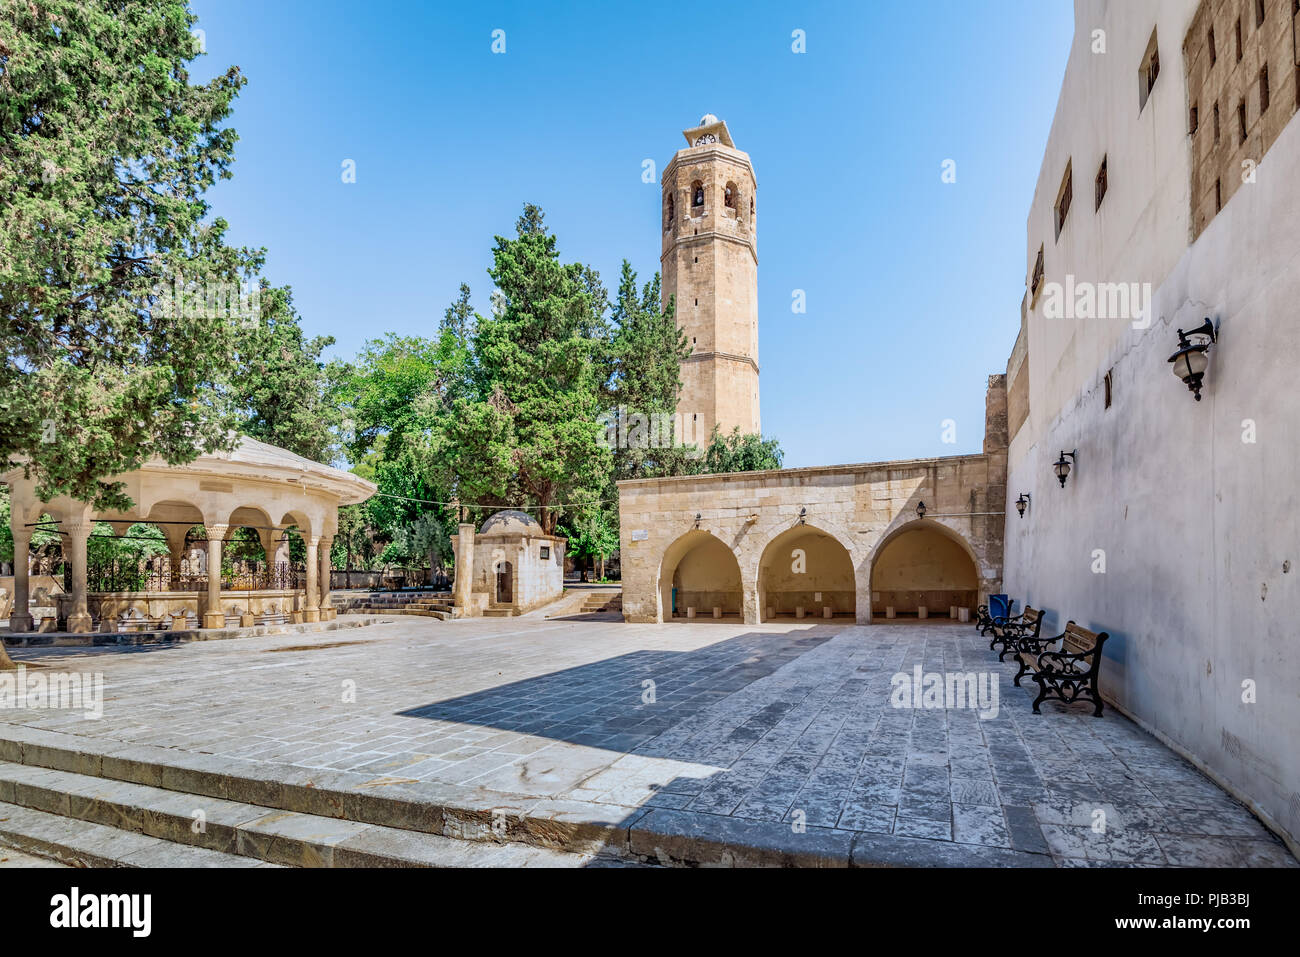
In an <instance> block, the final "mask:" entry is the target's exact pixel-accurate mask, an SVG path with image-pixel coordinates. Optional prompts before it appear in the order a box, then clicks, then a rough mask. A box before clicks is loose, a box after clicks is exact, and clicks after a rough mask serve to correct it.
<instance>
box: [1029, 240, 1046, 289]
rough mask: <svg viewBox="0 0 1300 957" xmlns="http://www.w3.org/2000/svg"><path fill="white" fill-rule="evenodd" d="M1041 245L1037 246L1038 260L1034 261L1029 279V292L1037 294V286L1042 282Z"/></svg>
mask: <svg viewBox="0 0 1300 957" xmlns="http://www.w3.org/2000/svg"><path fill="white" fill-rule="evenodd" d="M1043 271H1044V270H1043V247H1042V246H1039V247H1038V260H1037V261H1036V262H1035V263H1034V275H1033V278H1032V279H1030V280H1029V294H1030V295H1031V296H1037V295H1038V288H1039V287H1040V286H1041V285H1042V284H1043Z"/></svg>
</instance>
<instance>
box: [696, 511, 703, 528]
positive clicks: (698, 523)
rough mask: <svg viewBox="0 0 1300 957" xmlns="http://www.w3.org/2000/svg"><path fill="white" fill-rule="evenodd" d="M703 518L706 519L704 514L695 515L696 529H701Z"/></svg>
mask: <svg viewBox="0 0 1300 957" xmlns="http://www.w3.org/2000/svg"><path fill="white" fill-rule="evenodd" d="M703 518H704V515H703V513H701V512H696V513H695V527H696V528H699V527H700V520H701V519H703Z"/></svg>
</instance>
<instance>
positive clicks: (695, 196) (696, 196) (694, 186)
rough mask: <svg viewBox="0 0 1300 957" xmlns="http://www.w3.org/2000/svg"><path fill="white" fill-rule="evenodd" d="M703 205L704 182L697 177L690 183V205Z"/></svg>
mask: <svg viewBox="0 0 1300 957" xmlns="http://www.w3.org/2000/svg"><path fill="white" fill-rule="evenodd" d="M703 205H704V184H703V183H701V182H700V181H699V180H698V179H697V180H696V181H695V182H693V183H691V206H692V207H696V206H703Z"/></svg>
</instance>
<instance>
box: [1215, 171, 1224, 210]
mask: <svg viewBox="0 0 1300 957" xmlns="http://www.w3.org/2000/svg"><path fill="white" fill-rule="evenodd" d="M1214 211H1215V212H1216V213H1221V212H1223V180H1221V179H1216V180H1215V181H1214Z"/></svg>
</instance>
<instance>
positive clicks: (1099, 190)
mask: <svg viewBox="0 0 1300 957" xmlns="http://www.w3.org/2000/svg"><path fill="white" fill-rule="evenodd" d="M1108 158H1109V157H1106V156H1103V157H1102V158H1101V168H1100V169H1098V170H1097V182H1096V185H1095V189H1094V192H1095V193H1096V196H1097V203H1096V205H1095V206H1093V208H1092V209H1093V212H1096V211H1097V210H1099V209H1101V201H1102V200H1103V199H1105V198H1106V185H1107V183H1106V161H1107V159H1108Z"/></svg>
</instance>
